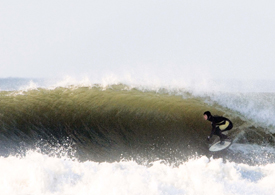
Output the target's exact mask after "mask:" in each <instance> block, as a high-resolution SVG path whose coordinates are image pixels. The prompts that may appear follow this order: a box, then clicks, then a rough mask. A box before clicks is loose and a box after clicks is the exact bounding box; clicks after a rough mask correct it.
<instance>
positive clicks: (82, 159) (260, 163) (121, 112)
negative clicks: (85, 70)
mask: <svg viewBox="0 0 275 195" xmlns="http://www.w3.org/2000/svg"><path fill="white" fill-rule="evenodd" d="M167 81H168V79H165V83H163V82H162V81H161V80H158V79H156V80H154V79H153V78H151V79H148V80H146V79H145V80H144V79H141V80H139V79H134V80H133V78H131V77H130V76H126V77H125V78H123V79H121V78H119V79H118V78H117V77H115V76H111V77H107V78H104V79H102V80H100V81H99V80H93V79H92V78H85V79H74V78H71V77H67V78H65V79H62V80H57V79H53V80H50V79H17V78H7V79H0V90H1V91H0V122H1V126H0V145H1V149H0V155H1V157H0V175H1V177H0V192H1V193H0V194H179V195H180V194H187V195H196V194H211V195H215V194H219V195H221V194H225V195H233V194H234V195H235V194H249V195H253V194H266V195H270V194H275V185H274V181H275V150H274V133H275V122H274V117H275V89H274V87H273V86H274V85H273V84H274V82H271V81H251V82H239V81H232V80H230V81H226V82H217V81H213V80H211V81H209V80H201V81H198V80H195V81H194V80H184V79H183V80H178V81H177V82H176V81H175V80H171V81H170V82H167ZM209 86H211V87H210V88H209ZM206 110H210V111H211V112H212V113H214V114H218V115H223V116H226V117H228V118H230V119H231V120H232V121H233V123H234V128H233V130H231V131H230V132H228V135H229V136H230V137H231V138H232V139H233V144H232V146H230V147H229V149H227V150H225V151H222V152H218V153H211V152H209V151H208V148H209V146H210V145H211V143H213V142H214V141H215V140H217V139H215V138H213V139H212V140H211V141H210V142H207V141H206V137H207V135H209V133H210V129H211V128H210V124H209V123H208V122H207V121H204V120H203V117H202V114H203V112H204V111H206Z"/></svg>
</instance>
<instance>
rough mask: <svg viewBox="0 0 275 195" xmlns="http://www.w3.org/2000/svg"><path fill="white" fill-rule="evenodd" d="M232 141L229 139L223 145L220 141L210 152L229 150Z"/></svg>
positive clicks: (211, 147)
mask: <svg viewBox="0 0 275 195" xmlns="http://www.w3.org/2000/svg"><path fill="white" fill-rule="evenodd" d="M231 143H232V141H231V140H230V139H227V140H225V141H224V144H221V143H220V141H218V142H216V143H214V144H213V145H212V146H210V148H209V151H211V152H218V151H221V150H224V149H226V148H228V147H229V146H230V145H231Z"/></svg>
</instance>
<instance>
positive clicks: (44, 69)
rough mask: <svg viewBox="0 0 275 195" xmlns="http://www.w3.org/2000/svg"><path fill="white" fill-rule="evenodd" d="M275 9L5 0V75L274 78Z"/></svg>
mask: <svg viewBox="0 0 275 195" xmlns="http://www.w3.org/2000/svg"><path fill="white" fill-rule="evenodd" d="M274 10H275V1H273V0H269V1H265V0H262V1H259V0H257V1H254V0H241V1H240V0H230V1H229V0H226V1H224V0H211V1H207V0H201V1H196V0H194V1H191V0H190V1H187V0H133V1H132V0H118V1H106V0H98V1H97V0H74V1H72V0H47V1H37V0H26V1H22V0H10V1H8V0H6V1H1V2H0V78H5V77H35V78H42V77H58V76H64V75H72V76H74V75H88V76H92V75H94V74H104V73H106V72H110V73H117V72H125V73H127V72H128V71H129V72H130V73H133V72H135V71H136V70H139V71H140V72H142V71H143V69H144V70H146V71H156V74H158V72H161V71H162V72H161V74H165V72H166V71H168V72H169V73H170V74H171V75H173V72H175V74H180V73H181V71H188V72H190V74H193V73H194V74H196V71H200V70H201V71H204V72H205V73H206V74H208V75H210V76H211V77H214V78H238V79H240V78H242V79H274V73H275V11H274ZM147 73H148V72H147ZM149 74H150V73H149ZM200 75H201V73H200Z"/></svg>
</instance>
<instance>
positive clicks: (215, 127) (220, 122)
mask: <svg viewBox="0 0 275 195" xmlns="http://www.w3.org/2000/svg"><path fill="white" fill-rule="evenodd" d="M207 120H209V121H211V122H212V131H211V134H210V136H209V137H210V138H211V137H212V136H213V135H217V136H219V137H220V139H221V140H224V139H226V138H227V136H226V135H224V134H222V132H224V131H228V130H230V129H232V127H233V124H232V122H231V121H230V120H229V119H228V118H225V117H223V116H210V117H209V118H208V119H207Z"/></svg>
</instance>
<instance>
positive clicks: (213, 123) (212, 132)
mask: <svg viewBox="0 0 275 195" xmlns="http://www.w3.org/2000/svg"><path fill="white" fill-rule="evenodd" d="M215 130H216V123H215V122H212V130H211V133H210V135H209V136H208V138H209V139H210V138H211V137H212V136H213V134H214V132H215Z"/></svg>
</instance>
